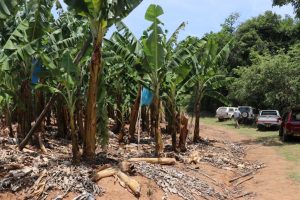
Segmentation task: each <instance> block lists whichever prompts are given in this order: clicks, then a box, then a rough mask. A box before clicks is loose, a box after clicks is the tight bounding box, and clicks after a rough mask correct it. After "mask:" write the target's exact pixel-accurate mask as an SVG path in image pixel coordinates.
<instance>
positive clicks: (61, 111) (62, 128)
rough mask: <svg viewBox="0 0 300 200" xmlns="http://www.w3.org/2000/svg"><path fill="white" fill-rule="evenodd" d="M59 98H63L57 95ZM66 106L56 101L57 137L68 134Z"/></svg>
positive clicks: (64, 136) (63, 136)
mask: <svg viewBox="0 0 300 200" xmlns="http://www.w3.org/2000/svg"><path fill="white" fill-rule="evenodd" d="M59 100H61V101H62V100H63V99H62V97H61V96H59ZM67 110H68V109H67V108H66V106H65V105H62V104H60V103H57V112H56V115H57V128H58V135H57V137H58V138H66V136H67V135H68V132H69V129H68V116H67V113H68V112H67Z"/></svg>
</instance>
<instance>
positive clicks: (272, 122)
mask: <svg viewBox="0 0 300 200" xmlns="http://www.w3.org/2000/svg"><path fill="white" fill-rule="evenodd" d="M256 125H257V128H258V130H263V129H266V128H276V129H277V130H278V129H279V127H280V125H281V117H280V114H279V112H278V110H261V111H260V112H259V115H258V117H257V119H256Z"/></svg>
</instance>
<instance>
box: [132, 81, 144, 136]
mask: <svg viewBox="0 0 300 200" xmlns="http://www.w3.org/2000/svg"><path fill="white" fill-rule="evenodd" d="M141 91H142V86H139V89H138V93H137V96H136V98H135V101H134V104H133V106H132V108H131V114H130V126H129V139H130V141H132V142H133V141H135V138H134V134H135V127H136V122H137V119H138V114H139V108H140V102H141Z"/></svg>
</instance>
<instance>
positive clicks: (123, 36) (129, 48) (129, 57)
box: [104, 22, 144, 142]
mask: <svg viewBox="0 0 300 200" xmlns="http://www.w3.org/2000/svg"><path fill="white" fill-rule="evenodd" d="M116 28H117V31H116V32H114V33H113V34H112V36H111V38H110V39H109V40H105V43H104V44H105V45H104V46H105V52H106V53H105V54H104V59H105V61H106V62H105V63H106V65H110V66H107V67H106V68H107V72H109V73H108V77H111V78H109V79H108V80H110V81H108V83H114V82H117V85H119V86H121V87H116V89H114V90H111V89H109V91H122V93H123V95H122V96H124V97H125V98H124V100H125V101H124V100H123V106H120V105H119V106H117V108H118V109H117V119H116V120H117V126H116V127H117V128H116V129H115V128H114V132H118V127H121V124H122V121H123V120H120V119H123V115H124V113H126V111H128V110H129V107H130V106H131V104H132V106H131V112H130V125H129V139H130V141H131V142H134V141H136V140H135V128H136V122H137V118H138V111H139V106H140V99H141V88H142V86H141V84H140V83H139V81H140V77H142V74H143V73H142V72H141V71H140V70H138V69H136V67H137V66H139V65H140V62H141V60H143V58H144V54H143V48H142V44H141V43H140V41H139V40H138V39H137V38H136V37H135V36H134V34H133V33H132V32H131V31H130V30H129V28H128V27H127V26H126V25H125V24H124V23H123V22H118V23H116ZM120 75H122V76H123V77H124V79H121V80H120V79H118V78H117V77H120ZM120 82H121V84H120ZM113 85H114V84H108V88H110V87H109V86H113ZM118 88H119V89H118ZM121 88H123V89H121ZM133 93H136V97H135V100H134V103H132V102H133V98H132V97H133V96H134V95H132V94H133ZM128 94H129V95H128ZM113 96H120V95H113ZM119 99H120V98H119ZM121 110H122V111H123V112H122V113H123V114H122V116H120V113H121V112H119V111H121ZM124 134H125V132H124V131H122V132H121V135H120V137H119V141H120V142H122V141H123V139H124V136H125V135H124Z"/></svg>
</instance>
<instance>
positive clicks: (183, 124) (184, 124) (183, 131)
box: [177, 114, 189, 152]
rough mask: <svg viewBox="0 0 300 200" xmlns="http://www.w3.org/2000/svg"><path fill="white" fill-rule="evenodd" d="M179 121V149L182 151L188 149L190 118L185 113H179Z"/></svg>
mask: <svg viewBox="0 0 300 200" xmlns="http://www.w3.org/2000/svg"><path fill="white" fill-rule="evenodd" d="M177 120H178V121H177V123H178V126H179V132H180V136H179V149H180V151H181V152H185V151H186V147H185V144H186V138H187V135H188V122H189V120H188V118H187V117H185V116H184V114H178V117H177Z"/></svg>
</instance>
